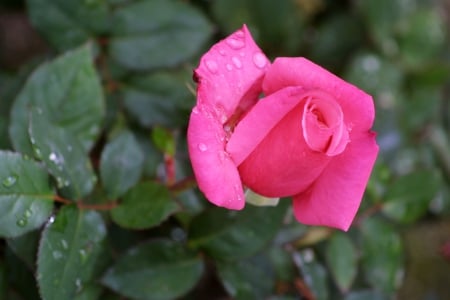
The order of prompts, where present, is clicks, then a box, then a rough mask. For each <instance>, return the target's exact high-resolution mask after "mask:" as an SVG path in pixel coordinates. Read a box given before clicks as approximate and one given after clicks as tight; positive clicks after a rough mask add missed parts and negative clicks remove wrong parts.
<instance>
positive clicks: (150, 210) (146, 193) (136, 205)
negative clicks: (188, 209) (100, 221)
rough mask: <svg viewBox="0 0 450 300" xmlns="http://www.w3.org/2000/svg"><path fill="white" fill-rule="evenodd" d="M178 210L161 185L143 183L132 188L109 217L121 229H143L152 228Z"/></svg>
mask: <svg viewBox="0 0 450 300" xmlns="http://www.w3.org/2000/svg"><path fill="white" fill-rule="evenodd" d="M177 209H178V206H177V204H176V203H175V202H174V201H173V200H172V198H171V196H170V193H169V191H168V189H167V188H166V187H165V186H164V185H161V184H158V183H154V182H145V183H141V184H138V185H137V186H135V187H133V188H132V189H131V190H130V191H128V193H126V194H125V196H124V197H123V199H122V202H121V203H120V205H119V206H118V207H116V208H114V209H113V210H112V211H111V217H112V219H113V220H114V222H116V223H117V224H119V225H120V226H122V227H125V228H130V229H145V228H150V227H154V226H156V225H158V224H160V223H161V222H162V221H164V220H165V219H167V217H169V216H170V215H171V214H173V213H174V212H175V211H176V210H177Z"/></svg>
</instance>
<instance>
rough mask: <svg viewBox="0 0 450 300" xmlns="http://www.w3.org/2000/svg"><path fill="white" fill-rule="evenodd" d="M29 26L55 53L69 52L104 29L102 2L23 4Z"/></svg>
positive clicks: (35, 0) (71, 0) (36, 0)
mask: <svg viewBox="0 0 450 300" xmlns="http://www.w3.org/2000/svg"><path fill="white" fill-rule="evenodd" d="M27 9H28V14H29V16H30V19H31V22H32V23H33V25H34V26H35V27H36V28H37V29H38V30H39V31H40V32H41V33H42V34H43V35H44V36H45V38H47V39H48V41H49V42H50V43H51V44H52V45H53V46H54V47H56V48H57V49H59V50H65V49H70V48H73V47H75V46H78V45H80V44H81V43H84V42H86V41H87V40H88V39H89V38H93V37H95V34H101V33H105V32H106V30H107V28H108V25H109V24H108V21H109V20H108V17H109V16H108V7H107V5H106V1H102V0H93V1H79V0H52V1H46V0H27Z"/></svg>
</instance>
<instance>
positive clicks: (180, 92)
mask: <svg viewBox="0 0 450 300" xmlns="http://www.w3.org/2000/svg"><path fill="white" fill-rule="evenodd" d="M191 80H192V79H191V78H190V76H189V75H188V74H187V72H167V71H160V72H153V73H151V74H150V75H147V76H139V77H134V78H132V79H130V80H129V81H128V82H127V84H126V86H125V87H124V89H123V98H124V105H125V108H126V109H127V110H128V112H129V113H130V114H131V116H133V117H134V118H136V119H137V120H138V121H139V123H140V124H141V125H142V126H144V127H148V128H150V127H152V126H155V125H159V126H167V127H175V126H184V124H186V123H187V121H188V116H189V112H190V110H191V108H192V107H193V106H194V104H195V100H194V98H195V97H194V95H193V94H192V93H191V92H190V91H189V90H188V88H187V87H186V83H187V82H191Z"/></svg>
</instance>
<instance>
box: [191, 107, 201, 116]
mask: <svg viewBox="0 0 450 300" xmlns="http://www.w3.org/2000/svg"><path fill="white" fill-rule="evenodd" d="M192 113H194V114H196V115H197V114H198V113H199V111H198V108H197V106H194V108H193V109H192Z"/></svg>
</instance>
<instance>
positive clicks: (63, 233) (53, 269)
mask: <svg viewBox="0 0 450 300" xmlns="http://www.w3.org/2000/svg"><path fill="white" fill-rule="evenodd" d="M106 233H107V232H106V226H105V224H104V223H103V219H102V218H101V216H100V215H99V214H98V213H97V212H95V211H82V210H78V209H77V208H76V207H74V206H64V207H63V208H62V209H61V210H60V211H59V212H58V214H57V215H56V217H55V218H54V220H52V221H51V222H49V223H48V224H47V227H46V228H45V230H44V231H43V233H42V238H41V241H40V244H39V251H38V258H37V282H38V286H39V291H40V294H41V296H42V298H43V299H55V300H57V299H72V298H73V297H74V296H75V295H76V294H78V293H80V292H81V291H82V290H83V288H84V286H85V285H86V284H88V283H90V282H91V281H92V280H94V279H95V276H97V275H98V270H96V262H97V261H98V259H99V258H100V256H101V254H102V251H103V243H104V241H105V237H106Z"/></svg>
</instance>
